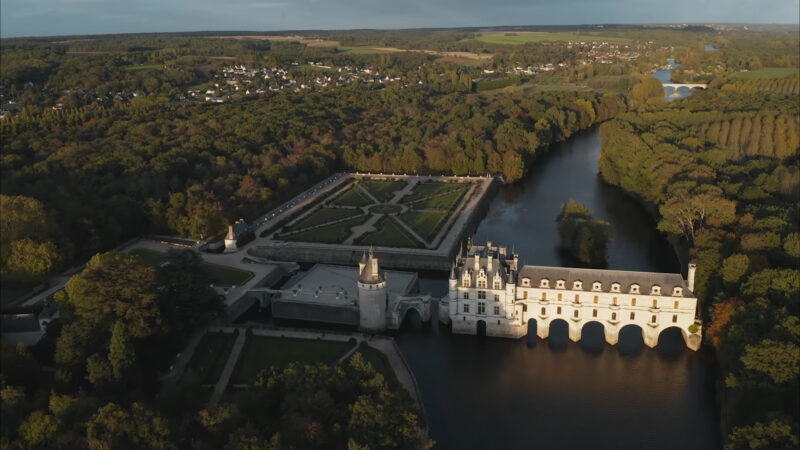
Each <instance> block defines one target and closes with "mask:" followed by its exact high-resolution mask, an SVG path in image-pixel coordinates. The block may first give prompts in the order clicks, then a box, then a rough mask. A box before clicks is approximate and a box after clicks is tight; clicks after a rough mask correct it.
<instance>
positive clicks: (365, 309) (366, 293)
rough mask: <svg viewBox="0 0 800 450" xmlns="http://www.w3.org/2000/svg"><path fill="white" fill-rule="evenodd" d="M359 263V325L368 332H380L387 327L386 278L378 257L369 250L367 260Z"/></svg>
mask: <svg viewBox="0 0 800 450" xmlns="http://www.w3.org/2000/svg"><path fill="white" fill-rule="evenodd" d="M362 261H363V264H362V263H359V265H358V266H359V269H360V273H359V275H358V283H357V284H358V307H359V325H360V328H361V329H362V330H364V331H367V332H372V333H375V332H379V331H382V330H385V329H386V304H387V293H386V278H385V277H382V276H381V274H380V271H379V266H378V258H376V257H375V255H374V254H373V252H372V249H370V250H369V256H368V257H367V259H366V260H364V259H362Z"/></svg>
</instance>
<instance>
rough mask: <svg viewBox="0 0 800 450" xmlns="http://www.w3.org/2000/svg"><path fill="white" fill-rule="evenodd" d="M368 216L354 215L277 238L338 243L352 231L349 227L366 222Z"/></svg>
mask: <svg viewBox="0 0 800 450" xmlns="http://www.w3.org/2000/svg"><path fill="white" fill-rule="evenodd" d="M368 218H369V216H362V217H356V218H355V219H351V220H346V221H344V222H339V223H335V224H333V225H328V226H324V227H320V228H314V229H313V230H308V231H302V232H300V233H295V234H290V235H288V236H283V235H281V236H280V237H279V239H287V240H290V241H300V242H320V243H325V244H339V243H341V242H342V241H344V240H345V239H347V237H348V236H350V234H351V233H352V232H351V231H350V228H352V227H354V226H356V225H361V224H362V223H364V222H366V221H367V219H368Z"/></svg>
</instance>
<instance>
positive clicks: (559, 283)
mask: <svg viewBox="0 0 800 450" xmlns="http://www.w3.org/2000/svg"><path fill="white" fill-rule="evenodd" d="M556 288H557V289H564V280H558V281H556Z"/></svg>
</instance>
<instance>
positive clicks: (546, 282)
mask: <svg viewBox="0 0 800 450" xmlns="http://www.w3.org/2000/svg"><path fill="white" fill-rule="evenodd" d="M539 287H543V288H549V287H550V280H548V279H547V278H542V281H540V282H539Z"/></svg>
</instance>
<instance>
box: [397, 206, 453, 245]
mask: <svg viewBox="0 0 800 450" xmlns="http://www.w3.org/2000/svg"><path fill="white" fill-rule="evenodd" d="M447 216H448V214H447V213H446V212H407V213H405V214H403V215H401V216H400V219H401V220H402V221H403V222H405V223H406V224H407V225H408V226H409V227H411V228H412V229H413V230H414V231H416V232H417V233H418V234H419V235H420V236H422V237H423V238H424V239H425V240H426V241H428V242H430V241H431V240H433V238H434V237H435V236H436V233H438V232H439V228H441V225H442V224H443V223H444V221H445V220H447Z"/></svg>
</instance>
